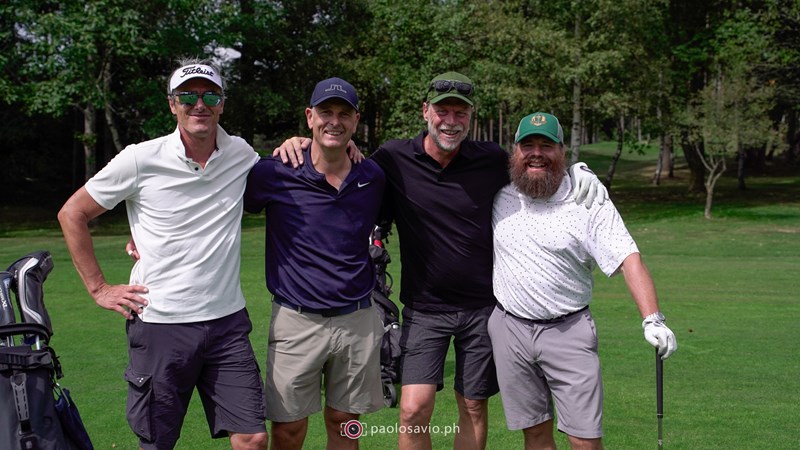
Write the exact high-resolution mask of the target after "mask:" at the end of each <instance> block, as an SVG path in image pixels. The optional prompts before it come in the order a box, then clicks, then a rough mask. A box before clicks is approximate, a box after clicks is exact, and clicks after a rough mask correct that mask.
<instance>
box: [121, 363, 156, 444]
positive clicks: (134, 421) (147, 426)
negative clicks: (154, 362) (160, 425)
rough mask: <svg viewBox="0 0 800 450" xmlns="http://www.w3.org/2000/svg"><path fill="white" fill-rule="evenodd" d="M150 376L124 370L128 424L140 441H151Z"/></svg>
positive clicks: (151, 393)
mask: <svg viewBox="0 0 800 450" xmlns="http://www.w3.org/2000/svg"><path fill="white" fill-rule="evenodd" d="M150 378H151V377H150V375H145V374H140V373H136V372H134V371H133V370H131V369H130V367H129V368H127V369H125V381H127V382H128V410H127V416H128V424H129V425H130V426H131V430H133V432H134V433H136V435H137V436H139V437H140V438H141V439H142V440H145V441H152V440H153V436H152V429H151V410H150V409H151V408H150V404H151V402H152V397H153V388H152V383H150Z"/></svg>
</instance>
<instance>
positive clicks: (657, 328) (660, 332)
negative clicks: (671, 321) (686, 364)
mask: <svg viewBox="0 0 800 450" xmlns="http://www.w3.org/2000/svg"><path fill="white" fill-rule="evenodd" d="M665 321H666V319H665V318H664V314H661V312H655V313H653V314H650V315H649V316H647V317H645V318H644V320H643V321H642V328H643V329H644V338H645V339H646V340H647V342H649V343H650V345H652V346H653V347H655V348H657V349H658V354H659V355H661V359H662V360H664V359H667V358H669V355H671V354H672V353H673V352H675V350H677V349H678V342H677V341H676V340H675V333H673V332H672V330H670V329H669V328H668V327H667V325H666V324H665V323H664V322H665Z"/></svg>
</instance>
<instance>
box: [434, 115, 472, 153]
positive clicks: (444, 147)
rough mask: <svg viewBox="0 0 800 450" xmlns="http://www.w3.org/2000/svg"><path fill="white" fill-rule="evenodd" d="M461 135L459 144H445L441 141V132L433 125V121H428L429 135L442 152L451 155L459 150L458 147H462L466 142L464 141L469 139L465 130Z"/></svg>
mask: <svg viewBox="0 0 800 450" xmlns="http://www.w3.org/2000/svg"><path fill="white" fill-rule="evenodd" d="M460 133H461V139H459V140H458V142H455V143H452V144H450V143H444V142H442V141H441V140H440V139H439V130H438V129H436V127H435V126H434V125H433V121H428V134H429V135H430V137H431V138H433V142H434V143H435V144H436V146H437V147H439V149H440V150H442V151H445V152H448V153H449V152H452V151H453V150H455V149H457V148H458V146H459V145H461V143H462V142H464V139H466V137H467V133H466V132H465V131H464V130H461V131H460Z"/></svg>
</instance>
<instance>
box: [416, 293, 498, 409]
mask: <svg viewBox="0 0 800 450" xmlns="http://www.w3.org/2000/svg"><path fill="white" fill-rule="evenodd" d="M493 309H494V306H487V307H484V308H477V309H467V310H464V311H459V312H430V311H420V310H415V309H412V308H409V307H407V306H406V307H404V308H403V325H402V335H401V337H400V352H401V355H402V356H401V364H402V366H401V367H402V368H401V376H400V381H401V383H402V384H403V385H406V384H435V385H436V389H437V390H441V389H442V388H443V387H444V364H445V359H446V357H447V351H448V349H449V348H450V340H451V339H453V346H454V347H455V354H456V373H455V381H454V386H453V388H454V389H455V390H456V391H457V392H458V393H459V394H461V395H463V396H464V397H465V398H468V399H471V400H484V399H487V398H489V397H491V396H492V395H494V394H496V393H497V391H498V388H497V374H496V373H495V367H494V361H493V359H492V344H491V341H490V340H489V334H488V331H487V329H486V324H487V322H488V319H489V315H490V314H491V312H492V310H493Z"/></svg>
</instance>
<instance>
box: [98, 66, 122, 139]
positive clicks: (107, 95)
mask: <svg viewBox="0 0 800 450" xmlns="http://www.w3.org/2000/svg"><path fill="white" fill-rule="evenodd" d="M111 78H112V77H111V63H110V62H106V64H104V65H103V97H104V101H103V112H104V113H105V118H106V126H107V127H108V131H109V132H110V133H111V142H112V143H113V144H114V150H115V151H116V152H117V153H119V152H121V151H122V149H123V148H124V145H123V144H122V140H121V139H120V138H119V129H118V128H117V122H116V121H115V120H114V109H113V108H112V107H111Z"/></svg>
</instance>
